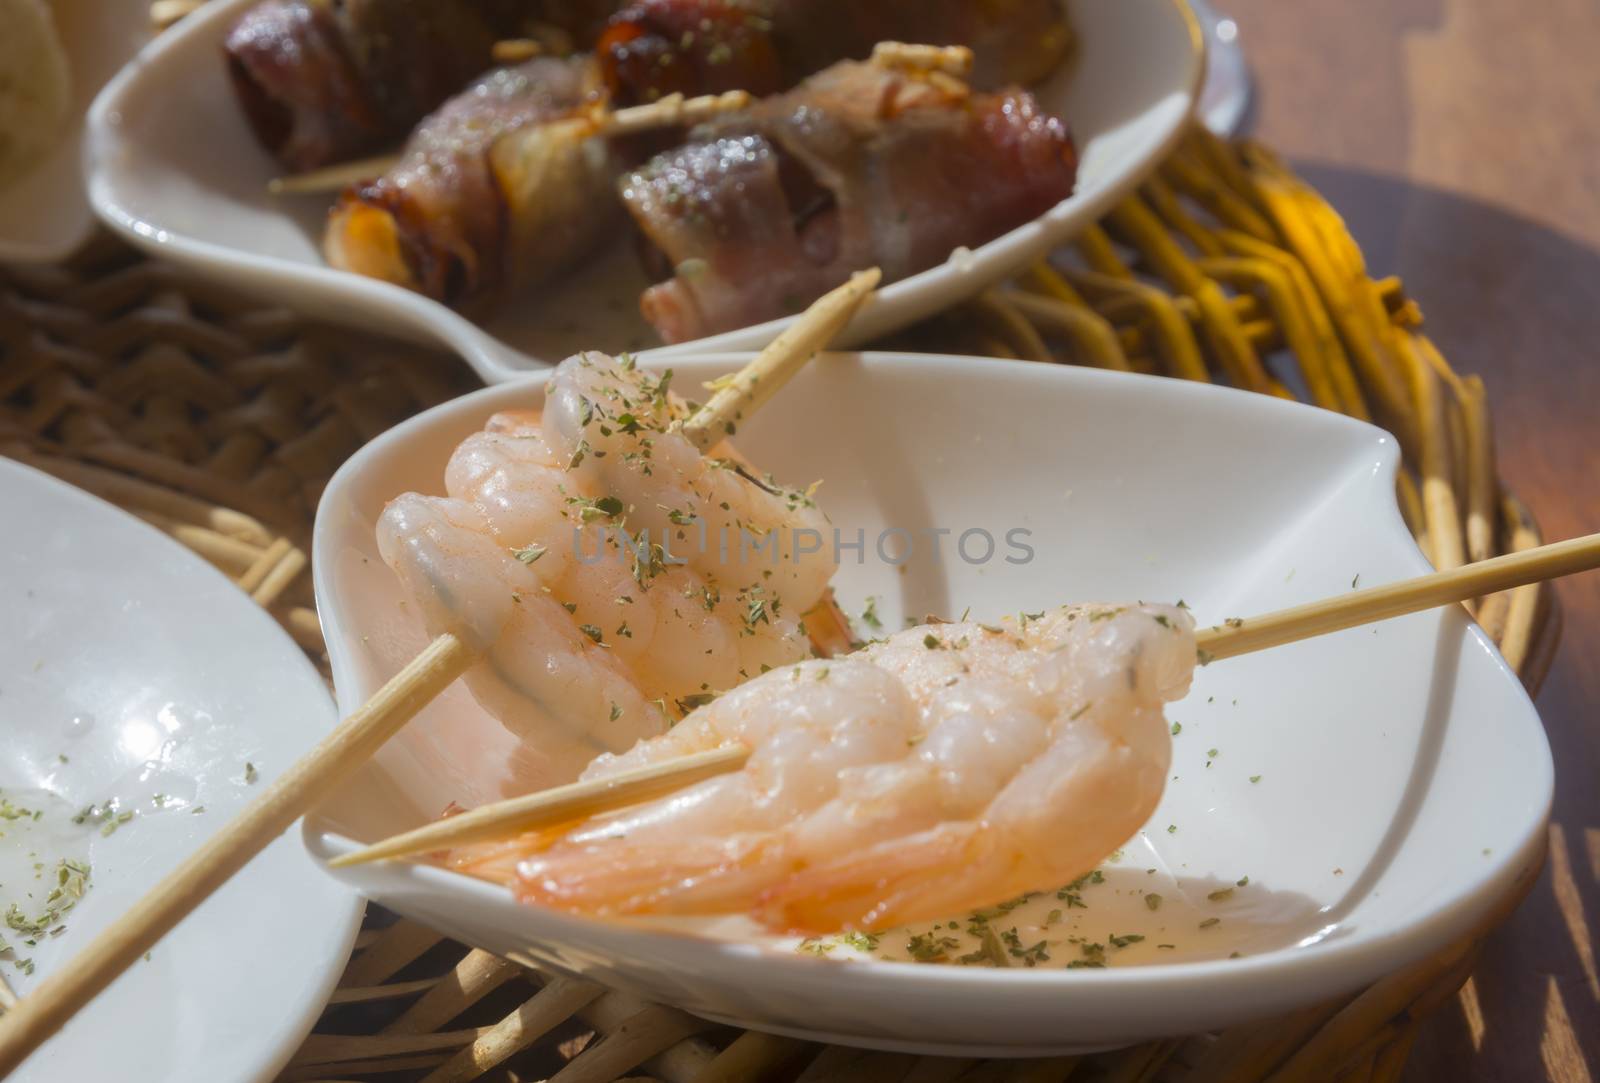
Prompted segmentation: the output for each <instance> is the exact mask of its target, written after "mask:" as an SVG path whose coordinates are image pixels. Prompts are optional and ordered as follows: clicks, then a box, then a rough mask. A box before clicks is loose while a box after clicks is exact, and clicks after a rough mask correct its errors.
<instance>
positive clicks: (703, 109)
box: [596, 90, 750, 135]
mask: <svg viewBox="0 0 1600 1083" xmlns="http://www.w3.org/2000/svg"><path fill="white" fill-rule="evenodd" d="M749 104H750V95H749V93H748V92H746V91H743V90H730V91H727V92H726V93H724V94H702V95H701V96H699V97H697V98H685V97H684V96H683V95H682V94H668V95H667V96H666V97H664V98H661V99H660V100H658V101H653V102H650V103H649V104H648V105H634V106H630V107H628V108H627V109H618V110H616V111H615V112H607V113H602V114H601V115H600V117H599V119H598V122H597V126H596V133H597V134H599V135H628V134H630V133H632V132H645V131H653V130H654V129H656V128H669V127H671V126H673V125H675V124H698V123H699V122H700V121H702V120H706V119H708V118H710V117H714V116H717V115H718V114H719V113H735V112H738V111H739V110H740V109H743V108H745V107H746V106H747V105H749Z"/></svg>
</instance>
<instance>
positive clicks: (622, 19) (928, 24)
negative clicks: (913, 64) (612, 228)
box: [596, 0, 1071, 103]
mask: <svg viewBox="0 0 1600 1083" xmlns="http://www.w3.org/2000/svg"><path fill="white" fill-rule="evenodd" d="M880 41H910V42H920V43H923V44H929V45H967V46H970V47H971V48H972V50H973V52H974V54H975V55H976V65H975V68H974V72H973V85H974V86H977V87H981V88H991V87H998V86H1001V85H1002V84H1007V83H1021V84H1024V85H1026V84H1028V83H1033V82H1036V81H1037V80H1039V79H1042V78H1043V77H1044V76H1046V75H1048V74H1049V73H1050V72H1051V71H1052V70H1054V68H1055V67H1056V65H1058V64H1059V63H1060V62H1061V60H1062V58H1063V57H1064V56H1065V54H1066V52H1067V49H1068V47H1069V45H1070V41H1071V35H1070V33H1069V31H1068V30H1067V26H1066V23H1065V21H1064V20H1063V18H1062V14H1061V7H1060V3H1059V0H632V2H631V3H629V4H628V5H627V7H625V8H623V9H622V10H621V11H619V12H618V13H617V14H616V15H615V16H614V17H613V18H612V20H611V25H610V26H609V27H608V28H607V30H606V32H605V33H604V34H603V35H602V36H601V38H600V42H599V44H598V45H597V46H596V53H597V54H598V55H599V57H600V61H601V65H602V67H603V68H604V69H605V73H606V82H607V84H608V85H609V86H610V88H611V92H612V94H613V95H614V96H615V97H616V98H617V100H618V101H620V102H623V103H629V102H641V101H651V100H653V99H655V98H657V97H659V96H661V95H663V94H670V93H673V92H675V91H676V92H681V93H683V94H686V95H694V94H705V93H712V92H720V91H724V90H748V91H750V93H752V94H755V95H758V96H760V95H766V94H771V93H774V92H776V91H779V90H784V89H786V88H788V87H791V86H794V85H795V84H796V83H798V82H799V81H800V80H801V79H803V78H805V77H806V76H808V75H810V74H812V73H814V72H816V71H819V70H821V69H822V68H825V67H827V66H828V65H829V64H832V63H834V62H836V61H839V60H859V59H863V58H865V57H866V56H868V55H869V54H870V53H871V52H872V47H873V46H874V45H876V44H877V43H878V42H880Z"/></svg>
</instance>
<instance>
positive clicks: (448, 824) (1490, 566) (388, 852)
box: [329, 370, 1600, 866]
mask: <svg viewBox="0 0 1600 1083" xmlns="http://www.w3.org/2000/svg"><path fill="white" fill-rule="evenodd" d="M746 371H748V370H746ZM1593 568H1600V534H1591V535H1589V536H1588V537H1584V538H1574V539H1572V540H1571V541H1564V542H1555V543H1553V544H1551V545H1543V546H1539V547H1538V548H1535V549H1527V550H1524V551H1522V552H1520V553H1513V554H1510V555H1509V556H1502V557H1496V558H1494V559H1493V560H1485V561H1483V562H1481V563H1478V564H1469V565H1467V566H1465V567H1461V568H1454V569H1451V570H1450V571H1445V572H1435V573H1433V574H1432V575H1423V576H1418V577H1417V578H1415V579H1407V580H1403V581H1401V582H1399V583H1389V584H1387V585H1385V586H1381V587H1373V588H1371V589H1370V590H1362V591H1356V592H1354V593H1351V594H1345V595H1342V596H1340V597H1338V598H1329V599H1326V600H1324V601H1320V602H1312V603H1310V604H1308V605H1302V606H1296V607H1294V608H1292V609H1284V610H1279V611H1278V612H1276V613H1268V614H1267V615H1265V616H1261V617H1254V618H1252V619H1250V620H1248V621H1244V620H1239V621H1231V622H1228V623H1226V624H1221V625H1217V626H1216V627H1212V628H1207V629H1204V630H1203V631H1201V632H1200V633H1199V634H1198V635H1197V636H1196V637H1195V639H1196V644H1197V646H1198V648H1199V650H1200V652H1201V658H1202V659H1203V660H1204V661H1211V660H1213V659H1218V658H1231V657H1233V656H1235V655H1240V654H1247V653H1249V652H1251V651H1258V650H1265V649H1267V648H1268V647H1276V646H1280V645H1282V644H1285V643H1294V642H1296V641H1298V640H1302V639H1310V638H1312V637H1313V636H1319V635H1324V634H1326V633H1328V632H1337V631H1341V630H1342V629H1345V628H1353V627H1355V626H1356V625H1359V624H1370V623H1372V622H1374V621H1380V620H1386V619H1388V618H1390V617H1398V616H1402V615H1404V614H1406V613H1415V612H1417V611H1419V610H1423V609H1432V608H1435V607H1437V606H1441V605H1448V604H1450V603H1451V602H1459V601H1464V600H1465V599H1467V598H1474V597H1477V596H1478V595H1479V594H1482V593H1486V592H1492V591H1498V590H1509V589H1511V588H1512V587H1519V586H1523V585H1524V584H1527V583H1534V582H1538V581H1540V580H1543V579H1553V578H1557V577H1559V576H1563V575H1569V574H1571V573H1573V572H1580V571H1588V570H1590V569H1593ZM748 758H749V751H748V750H747V749H744V748H742V747H730V748H726V749H716V750H713V751H712V752H709V753H699V754H697V755H695V756H685V757H682V758H681V759H678V760H673V761H670V762H668V763H660V764H655V765H653V766H651V767H649V768H645V769H642V770H639V771H633V772H629V773H627V774H624V775H617V776H615V777H613V778H609V779H598V780H595V781H593V782H587V783H575V784H573V785H571V786H561V787H557V788H556V789H553V790H546V791H544V792H542V793H536V794H530V795H528V796H526V797H515V798H512V799H511V800H509V801H499V802H496V803H495V804H492V805H485V806H484V807H482V808H479V809H474V810H473V811H472V812H468V813H464V814H462V815H460V816H456V817H453V818H451V819H448V820H442V821H440V822H438V823H434V824H429V825H427V826H426V827H420V828H417V829H416V830H414V831H408V832H406V833H404V834H401V835H395V836H393V837H391V838H387V839H384V840H383V841H382V842H378V843H375V844H374V845H372V846H369V847H367V848H366V849H364V850H358V851H356V852H355V853H352V854H346V855H345V856H343V857H340V858H335V859H334V860H333V861H331V862H330V863H329V864H331V865H334V866H348V865H360V864H364V863H366V862H369V861H378V860H382V859H385V858H394V857H405V856H409V855H411V854H418V853H426V852H429V851H432V850H441V849H446V848H448V847H450V846H456V845H461V844H463V843H467V842H482V841H484V840H485V839H494V838H506V837H508V836H510V835H513V834H520V833H521V832H524V831H529V830H532V829H534V828H536V827H545V826H550V825H553V824H558V823H562V822H565V821H566V820H570V819H577V818H578V817H580V816H588V815H594V814H596V813H600V812H609V811H612V810H614V809H618V808H624V807H626V806H628V805H630V804H635V803H638V802H642V801H647V800H650V799H652V798H656V797H661V796H665V795H666V794H668V793H671V792H673V791H674V790H676V789H679V788H681V787H683V786H687V785H689V784H691V783H694V782H699V781H701V780H702V779H705V778H710V777H712V776H714V775H718V774H723V773H725V772H729V771H736V770H738V769H739V768H740V767H742V766H743V765H744V763H745V761H746V760H747V759H748Z"/></svg>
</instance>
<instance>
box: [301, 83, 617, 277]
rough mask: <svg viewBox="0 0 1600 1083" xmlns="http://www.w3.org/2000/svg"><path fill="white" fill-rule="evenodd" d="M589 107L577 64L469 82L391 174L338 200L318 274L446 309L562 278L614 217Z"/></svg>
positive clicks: (606, 162) (612, 167) (610, 158)
mask: <svg viewBox="0 0 1600 1083" xmlns="http://www.w3.org/2000/svg"><path fill="white" fill-rule="evenodd" d="M598 97H599V92H598V90H597V89H596V88H595V87H594V85H593V77H592V67H591V66H590V65H589V64H587V63H585V62H584V61H582V60H578V59H569V60H557V59H554V58H539V59H535V60H531V61H528V62H527V63H525V64H522V65H520V66H518V67H515V68H506V69H502V70H499V71H495V72H491V73H490V74H489V75H486V76H484V77H483V78H481V79H479V80H478V81H477V82H475V83H473V84H472V85H471V86H470V87H468V88H467V89H466V90H465V91H463V92H462V93H461V94H459V95H457V96H456V97H454V98H452V99H451V100H450V101H449V102H447V103H446V104H445V105H444V106H443V107H442V108H440V109H439V110H438V111H437V112H435V113H434V114H433V115H431V116H430V117H428V119H427V120H425V121H423V123H422V124H421V125H420V126H418V128H417V130H416V132H415V133H414V134H413V135H412V137H411V140H410V141H409V142H408V143H407V145H406V150H405V153H404V154H403V156H402V158H401V160H400V162H399V163H398V164H397V165H396V166H395V167H394V168H392V169H391V170H390V171H389V172H388V173H386V174H384V175H383V176H382V177H379V178H378V179H377V180H374V181H370V182H367V183H364V184H359V185H354V186H352V187H351V188H349V189H347V190H346V191H345V193H344V194H343V196H341V198H340V201H339V204H338V205H337V206H336V207H335V208H334V210H333V213H332V215H331V216H330V219H329V223H328V231H327V235H326V237H325V240H324V248H325V250H326V254H327V256H328V261H329V262H330V263H332V264H333V265H334V266H336V267H342V268H344V269H346V270H353V271H357V272H359V273H362V274H367V275H371V276H373V277H377V278H383V279H386V280H388V281H391V282H395V283H397V284H399V285H403V286H407V287H409V288H411V289H415V290H417V291H419V292H421V293H424V294H426V295H427V296H429V297H432V298H434V299H436V300H440V301H444V302H446V303H449V304H452V305H470V304H472V303H474V302H479V301H484V300H491V299H493V298H495V297H496V296H497V295H499V294H502V293H504V292H505V291H506V290H507V289H509V288H511V287H513V286H516V285H521V284H524V283H527V282H531V281H535V280H537V279H539V278H542V277H545V276H548V275H550V274H553V273H555V272H557V271H559V270H561V269H563V268H565V267H568V266H571V265H572V264H573V263H574V262H576V261H577V260H579V259H581V258H582V257H583V256H584V255H586V254H587V253H588V252H589V251H590V250H591V249H592V247H593V246H594V244H595V243H596V242H597V241H598V239H599V238H600V237H601V236H603V235H604V234H605V232H606V231H607V230H609V229H610V228H611V227H613V226H614V225H615V224H616V223H617V222H618V220H619V219H620V218H621V213H620V210H619V208H618V206H617V202H616V199H615V197H614V195H613V193H612V189H611V185H612V181H613V179H614V178H615V177H616V175H617V172H618V171H619V170H620V169H621V168H622V166H623V164H624V163H623V162H621V161H619V160H617V159H616V158H615V157H614V153H613V150H612V148H611V147H610V145H609V144H608V143H607V141H606V140H604V139H600V138H595V137H594V136H593V132H594V125H593V121H592V118H591V117H590V109H591V108H592V106H593V105H594V104H595V103H596V102H597V100H598Z"/></svg>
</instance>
